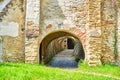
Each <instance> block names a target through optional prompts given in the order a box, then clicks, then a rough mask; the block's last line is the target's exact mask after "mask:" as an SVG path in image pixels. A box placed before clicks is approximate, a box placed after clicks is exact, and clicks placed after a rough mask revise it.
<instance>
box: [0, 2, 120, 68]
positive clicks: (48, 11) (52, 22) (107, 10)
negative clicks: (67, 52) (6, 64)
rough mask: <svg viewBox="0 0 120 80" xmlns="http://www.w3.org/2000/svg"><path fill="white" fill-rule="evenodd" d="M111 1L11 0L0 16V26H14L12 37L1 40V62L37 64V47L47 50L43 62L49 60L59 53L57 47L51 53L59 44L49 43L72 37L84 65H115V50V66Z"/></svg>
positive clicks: (115, 15)
mask: <svg viewBox="0 0 120 80" xmlns="http://www.w3.org/2000/svg"><path fill="white" fill-rule="evenodd" d="M114 1H115V0H92V1H91V0H26V1H25V0H11V1H10V3H9V4H8V5H7V6H6V7H5V9H4V10H3V12H1V13H0V21H1V22H0V23H1V24H0V25H3V24H4V23H8V22H9V24H11V23H12V24H14V25H15V24H16V25H17V26H16V27H18V31H16V34H15V35H14V36H13V35H12V36H10V35H7V36H6V35H4V36H2V45H3V46H2V53H3V54H2V56H3V60H4V61H24V57H25V62H36V63H38V62H39V61H40V56H39V55H40V44H41V43H42V44H41V45H42V48H44V49H43V51H45V48H46V47H47V48H48V50H47V51H48V52H47V53H50V54H43V56H42V57H43V58H44V59H46V58H47V57H50V56H46V55H51V56H53V55H54V51H55V50H56V51H55V53H56V52H57V51H59V49H62V48H60V47H59V46H58V47H57V49H55V46H54V45H56V43H57V42H58V41H59V40H55V41H54V42H52V43H50V42H51V41H52V40H54V39H56V38H58V37H65V36H72V37H75V38H77V39H78V40H79V41H80V42H81V43H82V46H83V49H84V52H85V61H87V62H88V64H89V65H92V66H96V65H100V64H101V63H102V62H115V55H114V53H115V48H116V47H117V49H118V62H119V56H120V51H119V42H120V41H119V24H120V23H119V21H120V19H119V17H120V15H119V11H120V10H119V9H118V12H117V10H116V8H118V7H116V5H114V4H113V3H115V2H114ZM25 2H26V4H25ZM25 6H26V8H25ZM25 12H26V13H25ZM25 15H26V16H25ZM24 22H25V23H24ZM117 23H118V24H117ZM9 27H10V26H9ZM12 28H13V27H12ZM14 30H15V29H14ZM24 30H25V32H24ZM115 32H117V33H116V34H115ZM17 33H18V34H17ZM2 34H4V32H3V33H2ZM115 36H117V41H118V42H117V45H115V44H116V39H115ZM63 41H64V40H63ZM49 43H50V44H49ZM48 44H49V46H48ZM57 44H58V43H57ZM115 46H116V47H115ZM49 47H50V48H49ZM51 50H52V52H50V51H51ZM52 53H53V54H52ZM45 57H46V58H45ZM47 59H48V58H47Z"/></svg>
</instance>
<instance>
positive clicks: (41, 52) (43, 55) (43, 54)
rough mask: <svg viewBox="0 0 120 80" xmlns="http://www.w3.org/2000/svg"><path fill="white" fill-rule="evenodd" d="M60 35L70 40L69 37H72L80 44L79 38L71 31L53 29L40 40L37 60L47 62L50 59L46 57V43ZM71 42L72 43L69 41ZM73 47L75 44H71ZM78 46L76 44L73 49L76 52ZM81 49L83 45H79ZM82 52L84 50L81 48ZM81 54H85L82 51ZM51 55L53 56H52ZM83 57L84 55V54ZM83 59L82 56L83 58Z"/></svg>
mask: <svg viewBox="0 0 120 80" xmlns="http://www.w3.org/2000/svg"><path fill="white" fill-rule="evenodd" d="M61 37H65V38H66V39H68V40H70V41H71V40H72V39H71V38H70V37H73V38H74V39H76V40H77V41H79V43H80V45H81V46H82V43H81V41H80V39H79V38H78V37H77V36H76V35H75V34H74V33H71V32H69V31H64V30H57V31H53V32H51V33H49V34H47V35H46V36H45V37H44V38H43V39H42V41H41V42H40V48H39V61H40V62H41V63H43V64H47V63H48V61H50V59H46V57H47V51H46V50H47V48H48V45H49V44H50V43H51V42H52V41H54V40H55V39H58V38H61ZM71 43H72V44H73V43H74V41H73V42H71ZM71 43H68V41H67V46H69V44H71ZM73 48H75V44H73ZM79 48H80V47H78V45H77V48H76V49H74V50H75V51H77V52H78V49H79ZM81 48H82V49H83V46H82V47H81ZM68 49H69V48H68ZM83 52H84V50H83ZM82 55H83V56H84V55H85V54H84V53H83V54H82ZM52 57H53V56H52ZM84 57H85V56H84ZM83 59H84V58H83Z"/></svg>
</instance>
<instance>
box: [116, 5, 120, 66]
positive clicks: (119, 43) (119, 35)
mask: <svg viewBox="0 0 120 80" xmlns="http://www.w3.org/2000/svg"><path fill="white" fill-rule="evenodd" d="M117 51H118V57H117V64H118V65H120V7H119V8H118V13H117Z"/></svg>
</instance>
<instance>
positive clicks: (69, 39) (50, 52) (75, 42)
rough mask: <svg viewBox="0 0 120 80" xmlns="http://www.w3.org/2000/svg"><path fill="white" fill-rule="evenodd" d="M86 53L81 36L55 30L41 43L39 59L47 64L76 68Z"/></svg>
mask: <svg viewBox="0 0 120 80" xmlns="http://www.w3.org/2000/svg"><path fill="white" fill-rule="evenodd" d="M84 58H85V53H84V49H83V46H82V43H81V42H80V40H79V38H78V37H77V36H75V35H74V34H73V33H70V32H67V31H55V32H52V33H50V34H48V35H47V36H45V37H44V39H43V40H42V41H41V43H40V48H39V61H40V63H43V64H45V65H49V66H53V67H63V68H75V67H77V66H78V62H79V61H80V60H84Z"/></svg>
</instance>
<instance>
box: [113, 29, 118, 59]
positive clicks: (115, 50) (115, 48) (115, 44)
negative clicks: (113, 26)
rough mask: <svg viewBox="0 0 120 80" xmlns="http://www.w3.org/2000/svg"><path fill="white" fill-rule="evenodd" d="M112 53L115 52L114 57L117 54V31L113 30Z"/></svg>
mask: <svg viewBox="0 0 120 80" xmlns="http://www.w3.org/2000/svg"><path fill="white" fill-rule="evenodd" d="M114 40H115V41H114V54H115V59H116V58H117V56H118V52H117V32H116V31H115V33H114Z"/></svg>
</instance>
